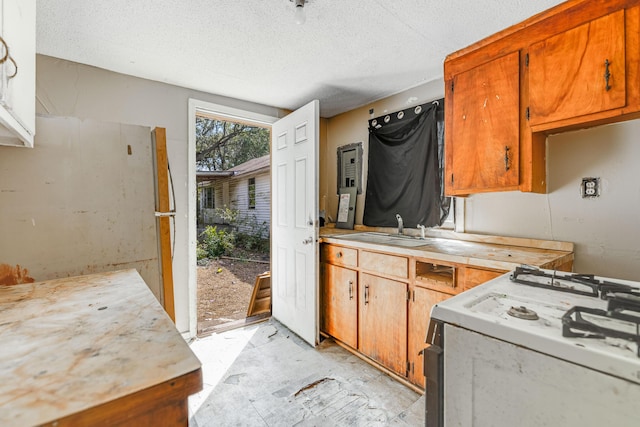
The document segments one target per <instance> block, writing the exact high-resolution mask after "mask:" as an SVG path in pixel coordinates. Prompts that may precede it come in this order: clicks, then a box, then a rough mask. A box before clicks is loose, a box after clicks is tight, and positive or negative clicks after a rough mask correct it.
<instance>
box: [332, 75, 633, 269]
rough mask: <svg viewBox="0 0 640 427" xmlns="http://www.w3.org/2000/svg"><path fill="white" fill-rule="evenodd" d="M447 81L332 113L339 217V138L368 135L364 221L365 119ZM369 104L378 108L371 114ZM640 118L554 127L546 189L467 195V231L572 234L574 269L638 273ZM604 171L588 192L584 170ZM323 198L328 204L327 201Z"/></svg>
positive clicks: (419, 98)
mask: <svg viewBox="0 0 640 427" xmlns="http://www.w3.org/2000/svg"><path fill="white" fill-rule="evenodd" d="M443 86H444V85H443V83H442V81H436V82H431V83H427V84H424V85H422V86H418V87H416V88H414V89H410V90H407V91H404V92H402V93H399V94H397V95H395V96H392V97H389V98H386V99H383V100H380V101H378V102H374V103H372V104H371V105H367V106H364V107H362V108H358V109H355V110H352V111H349V112H347V113H344V114H340V115H337V116H335V117H332V118H330V119H329V120H328V124H327V134H328V139H327V146H326V152H325V153H323V156H324V159H323V162H324V164H326V167H325V168H322V169H321V174H322V173H324V175H321V180H323V181H324V182H325V186H324V187H322V186H321V194H320V199H321V200H322V196H323V195H324V196H326V208H327V211H328V213H329V215H331V216H332V217H333V218H334V219H335V216H336V212H337V206H338V204H337V196H336V179H337V171H336V167H337V166H336V164H337V155H336V149H337V147H339V146H342V145H346V144H351V143H354V142H359V141H362V142H363V143H364V144H363V148H364V158H363V161H364V165H363V169H364V170H363V180H364V181H365V182H364V183H363V195H361V196H359V197H358V200H357V203H358V205H357V208H356V224H362V216H363V212H364V189H366V176H367V155H368V144H367V141H368V131H367V126H368V123H367V120H369V119H371V118H374V117H378V116H381V115H383V114H385V113H387V112H394V111H398V110H401V109H404V108H407V107H410V106H413V105H416V104H420V103H424V102H427V101H431V100H434V99H438V98H441V97H442V96H443V93H444V92H443V91H444V87H443ZM369 108H374V110H375V111H374V113H373V114H369ZM638 135H640V121H638V120H635V121H630V122H626V123H621V124H616V125H610V126H601V127H598V128H593V129H589V130H583V131H577V132H570V133H564V134H559V135H553V136H551V137H549V138H548V142H547V152H548V155H547V159H548V160H547V169H548V179H547V182H548V183H549V193H548V194H531V193H521V192H517V191H516V192H499V193H488V194H477V195H472V196H470V197H468V198H466V200H465V202H466V203H465V224H464V226H465V230H466V231H467V232H469V233H481V234H497V235H505V236H521V237H530V238H538V239H550V240H561V241H570V242H574V243H575V244H576V246H575V248H576V249H575V251H576V260H575V265H574V271H579V272H583V273H593V274H598V275H602V276H610V277H618V278H622V279H629V280H639V281H640V220H639V219H638V218H639V217H640V167H639V166H638V161H639V160H640V141H639V140H638ZM590 176H595V177H600V178H601V179H602V183H603V190H602V194H601V196H600V197H599V198H597V199H582V198H581V197H580V191H579V186H580V182H581V178H582V177H590ZM321 206H322V204H321Z"/></svg>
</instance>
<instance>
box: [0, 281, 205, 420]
mask: <svg viewBox="0 0 640 427" xmlns="http://www.w3.org/2000/svg"><path fill="white" fill-rule="evenodd" d="M201 389H202V372H201V364H200V361H199V360H198V358H197V357H196V356H195V355H194V354H193V353H192V352H191V349H190V348H189V346H188V345H187V344H186V343H185V341H184V339H183V338H182V336H181V335H180V334H179V333H178V331H177V330H176V328H175V326H174V324H173V323H172V322H171V320H170V319H169V317H168V316H167V314H166V313H165V312H164V310H163V309H162V307H161V306H160V304H159V303H158V301H157V300H156V298H155V297H154V295H153V294H152V293H151V291H150V290H149V288H148V287H147V285H146V284H145V282H144V281H143V280H142V278H141V277H140V275H138V273H137V272H136V271H135V270H123V271H116V272H111V273H101V274H93V275H88V276H79V277H72V278H65V279H56V280H49V281H45V282H37V283H28V284H22V285H14V286H0V425H2V426H31V425H51V426H65V425H73V426H78V425H92V426H95V425H109V426H113V425H136V426H139V425H154V426H155V425H171V426H174V425H185V426H186V425H187V424H188V407H187V397H188V396H189V395H190V394H193V393H195V392H198V391H200V390H201Z"/></svg>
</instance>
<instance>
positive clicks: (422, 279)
mask: <svg viewBox="0 0 640 427" xmlns="http://www.w3.org/2000/svg"><path fill="white" fill-rule="evenodd" d="M415 284H416V286H420V287H424V288H428V289H434V290H436V291H440V292H445V293H447V294H452V295H453V294H457V293H459V292H460V289H459V286H458V272H457V269H456V267H454V266H451V265H446V264H441V263H435V262H429V261H416V281H415Z"/></svg>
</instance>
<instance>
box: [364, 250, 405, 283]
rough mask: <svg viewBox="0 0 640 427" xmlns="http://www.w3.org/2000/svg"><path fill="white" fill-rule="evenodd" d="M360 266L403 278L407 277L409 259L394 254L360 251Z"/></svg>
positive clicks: (367, 269)
mask: <svg viewBox="0 0 640 427" xmlns="http://www.w3.org/2000/svg"><path fill="white" fill-rule="evenodd" d="M360 268H361V269H363V270H366V271H372V272H376V273H381V274H384V275H387V276H396V277H401V278H403V279H406V278H408V277H409V260H408V259H407V258H404V257H400V256H395V255H385V254H378V253H375V252H367V251H361V252H360Z"/></svg>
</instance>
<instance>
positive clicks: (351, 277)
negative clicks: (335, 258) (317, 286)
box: [320, 264, 358, 348]
mask: <svg viewBox="0 0 640 427" xmlns="http://www.w3.org/2000/svg"><path fill="white" fill-rule="evenodd" d="M323 268H324V274H323V279H322V280H323V286H322V319H321V326H320V328H321V329H322V331H323V332H325V333H327V334H329V335H331V336H332V337H334V338H336V339H338V340H340V341H342V342H343V343H345V344H347V345H349V346H351V347H353V348H357V347H358V341H357V339H358V283H357V279H358V275H357V273H356V272H355V271H353V270H349V269H347V268H343V267H338V266H335V265H331V264H324V267H323Z"/></svg>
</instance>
